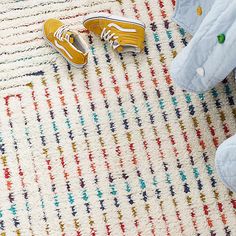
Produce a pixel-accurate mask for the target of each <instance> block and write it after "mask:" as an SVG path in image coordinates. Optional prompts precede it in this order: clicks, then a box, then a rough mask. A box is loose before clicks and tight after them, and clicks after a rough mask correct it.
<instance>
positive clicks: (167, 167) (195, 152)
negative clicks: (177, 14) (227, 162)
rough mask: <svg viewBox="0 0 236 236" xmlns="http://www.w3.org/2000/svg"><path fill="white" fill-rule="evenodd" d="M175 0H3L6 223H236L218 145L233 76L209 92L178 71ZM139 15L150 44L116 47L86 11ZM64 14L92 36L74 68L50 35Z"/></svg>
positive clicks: (21, 229) (97, 229)
mask: <svg viewBox="0 0 236 236" xmlns="http://www.w3.org/2000/svg"><path fill="white" fill-rule="evenodd" d="M174 4H175V1H174V0H119V1H116V0H97V1H95V0H47V1H46V0H25V1H22V0H15V1H13V0H9V1H7V0H1V2H0V12H1V14H0V21H1V24H0V54H1V57H0V88H1V90H0V104H1V106H0V235H1V236H3V235H7V236H8V235H9V236H12V235H24V236H28V235H35V236H44V235H50V236H59V235H68V236H71V235H82V236H84V235H99V236H105V235H113V236H119V235H127V236H134V235H140V236H141V235H142V236H150V235H160V236H164V235H173V236H178V235H187V236H190V235H191V236H192V235H204V236H205V235H206V236H207V235H217V236H223V235H236V196H235V195H234V194H233V193H232V192H230V191H229V190H227V189H226V188H225V187H224V186H223V185H222V183H221V182H220V180H219V178H218V177H217V175H216V172H215V169H214V155H215V150H216V147H217V146H218V145H219V144H220V143H221V142H222V141H223V140H225V139H226V138H227V137H229V136H231V135H233V134H234V133H235V132H236V105H235V102H236V97H235V96H234V95H235V94H236V84H235V82H234V81H233V78H229V79H228V80H226V81H224V82H223V83H221V84H220V85H219V86H218V87H217V88H215V89H213V90H211V91H210V92H209V93H207V94H200V95H192V94H189V93H186V92H182V91H181V90H180V89H178V88H176V87H175V85H174V84H173V83H172V81H171V78H170V75H169V71H168V69H169V67H170V63H171V61H172V60H173V57H174V56H175V55H176V54H177V53H178V52H179V51H180V50H181V49H182V48H183V47H184V45H186V43H187V41H188V39H187V38H186V37H187V36H186V34H185V32H184V31H183V30H182V29H180V28H178V27H177V26H176V25H175V24H174V23H173V22H172V21H171V15H172V13H173V9H174ZM96 11H105V12H112V13H113V14H118V15H126V16H130V17H136V18H139V19H140V20H142V21H144V22H145V23H146V25H147V31H146V32H147V37H146V48H145V52H144V53H142V54H138V55H132V54H125V55H118V54H116V53H114V52H113V51H112V50H111V48H110V46H109V45H107V44H104V43H103V42H101V41H100V40H99V39H98V38H96V37H95V36H94V35H90V34H89V33H88V32H86V31H85V30H84V29H83V27H82V26H81V24H80V21H81V19H82V17H83V15H85V14H86V13H89V12H96ZM49 17H56V18H60V19H62V20H63V21H64V22H65V23H66V24H70V25H71V27H72V28H74V29H78V30H79V31H80V32H81V34H83V36H84V38H85V40H87V42H88V44H89V47H90V58H89V63H88V66H86V67H85V68H84V69H83V70H79V69H75V68H71V67H70V66H68V65H67V63H66V62H65V60H64V59H63V58H61V56H59V55H58V53H56V52H55V51H54V50H53V49H52V48H51V47H49V46H48V45H47V44H46V43H45V41H44V40H43V39H42V31H41V29H42V23H43V21H44V20H45V19H47V18H49Z"/></svg>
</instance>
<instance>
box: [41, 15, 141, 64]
mask: <svg viewBox="0 0 236 236" xmlns="http://www.w3.org/2000/svg"><path fill="white" fill-rule="evenodd" d="M83 25H84V27H85V28H86V29H88V30H89V31H91V32H93V33H94V34H96V35H98V36H100V37H101V39H102V40H105V41H107V42H109V43H110V44H111V46H112V48H113V49H114V50H116V51H117V52H120V53H121V52H127V51H131V52H141V51H142V50H143V48H144V36H145V24H144V23H142V22H141V21H139V20H135V19H130V18H126V17H120V16H114V15H111V14H106V13H92V14H89V15H87V16H86V17H85V18H84V20H83ZM43 33H44V37H45V39H46V40H47V41H48V42H49V43H50V44H51V46H53V47H54V48H55V49H56V50H57V51H58V52H59V53H60V54H61V55H62V56H63V57H64V58H65V59H66V60H67V61H68V62H69V63H70V64H72V65H74V66H75V67H78V68H81V67H83V66H84V65H86V64H87V61H88V47H87V45H86V43H85V41H84V40H83V38H82V37H81V36H80V35H79V34H78V33H77V32H75V31H73V30H70V29H69V28H68V26H66V25H64V24H63V23H62V22H61V21H59V20H57V19H48V20H46V21H45V22H44V25H43Z"/></svg>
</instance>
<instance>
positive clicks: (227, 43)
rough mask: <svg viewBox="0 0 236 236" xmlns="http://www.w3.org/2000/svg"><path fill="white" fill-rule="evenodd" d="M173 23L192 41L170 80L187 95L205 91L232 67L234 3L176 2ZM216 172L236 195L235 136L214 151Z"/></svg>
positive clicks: (235, 30)
mask: <svg viewBox="0 0 236 236" xmlns="http://www.w3.org/2000/svg"><path fill="white" fill-rule="evenodd" d="M173 20H174V21H175V22H177V23H178V24H179V25H180V26H181V27H183V28H184V29H185V30H186V31H188V32H189V33H191V34H192V35H193V38H192V40H191V41H190V43H189V44H188V46H187V47H186V48H184V49H183V50H182V52H180V54H179V55H178V56H177V57H176V58H175V59H174V61H173V63H172V66H171V75H172V78H173V80H174V82H175V83H176V84H177V85H178V86H180V87H181V88H183V89H185V90H187V91H192V92H196V93H198V92H204V91H207V90H209V89H210V88H212V87H214V86H215V85H216V84H217V83H218V82H220V81H222V80H223V79H224V78H226V77H227V75H228V74H230V72H231V71H232V70H233V69H234V68H235V67H236V0H201V1H196V0H177V2H176V10H175V14H174V16H173ZM216 169H217V172H218V174H219V176H220V177H221V179H222V181H223V182H224V183H225V185H226V186H227V187H228V188H230V189H231V190H233V191H235V192H236V135H235V136H233V137H231V138H230V139H228V140H226V141H225V142H224V143H223V144H221V146H220V147H219V148H218V150H217V153H216Z"/></svg>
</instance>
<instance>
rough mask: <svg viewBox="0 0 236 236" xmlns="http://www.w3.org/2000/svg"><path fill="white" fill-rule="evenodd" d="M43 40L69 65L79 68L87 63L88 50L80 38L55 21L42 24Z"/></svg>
mask: <svg viewBox="0 0 236 236" xmlns="http://www.w3.org/2000/svg"><path fill="white" fill-rule="evenodd" d="M43 33H44V37H45V39H46V40H47V41H48V42H49V44H50V45H51V46H52V47H54V48H55V49H56V50H57V51H58V52H59V53H60V54H61V55H62V56H63V57H64V58H65V59H66V60H67V61H68V62H69V63H70V64H72V65H73V66H75V67H78V68H81V67H83V66H84V65H85V64H87V61H88V48H87V45H86V43H85V42H84V40H83V39H82V38H81V36H80V35H79V34H78V33H76V32H74V31H72V30H69V28H68V26H66V25H64V24H63V23H62V22H61V21H59V20H57V19H48V20H46V21H45V22H44V24H43Z"/></svg>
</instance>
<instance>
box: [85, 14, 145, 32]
mask: <svg viewBox="0 0 236 236" xmlns="http://www.w3.org/2000/svg"><path fill="white" fill-rule="evenodd" d="M94 19H108V20H116V21H120V22H126V23H133V24H136V25H139V26H141V27H143V28H144V29H145V28H146V25H145V24H144V23H143V22H142V21H140V20H136V19H130V18H127V17H122V16H115V15H112V14H108V13H91V14H88V15H87V16H85V17H84V19H83V24H84V23H86V21H89V20H94Z"/></svg>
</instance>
